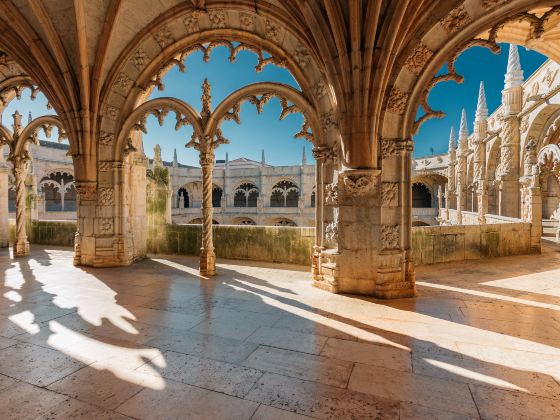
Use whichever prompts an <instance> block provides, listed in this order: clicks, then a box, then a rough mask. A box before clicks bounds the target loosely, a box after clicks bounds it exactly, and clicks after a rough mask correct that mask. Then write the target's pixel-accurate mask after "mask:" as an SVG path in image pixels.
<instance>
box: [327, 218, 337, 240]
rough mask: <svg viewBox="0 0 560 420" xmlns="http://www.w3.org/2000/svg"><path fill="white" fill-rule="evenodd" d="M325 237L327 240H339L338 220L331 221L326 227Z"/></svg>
mask: <svg viewBox="0 0 560 420" xmlns="http://www.w3.org/2000/svg"><path fill="white" fill-rule="evenodd" d="M325 239H326V240H327V242H338V222H337V221H334V222H330V223H329V224H328V225H327V227H326V228H325Z"/></svg>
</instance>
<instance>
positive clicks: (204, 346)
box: [145, 332, 258, 363]
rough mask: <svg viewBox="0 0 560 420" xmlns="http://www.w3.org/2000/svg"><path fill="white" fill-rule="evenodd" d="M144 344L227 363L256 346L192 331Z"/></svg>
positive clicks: (242, 357)
mask: <svg viewBox="0 0 560 420" xmlns="http://www.w3.org/2000/svg"><path fill="white" fill-rule="evenodd" d="M145 345H146V346H149V347H155V348H159V349H163V350H172V351H175V352H178V353H184V354H190V355H193V356H199V357H206V358H208V359H213V360H219V361H222V362H228V363H240V362H242V361H243V360H245V359H246V358H247V357H248V356H249V355H250V354H251V353H253V352H254V351H255V350H256V349H257V347H258V344H256V343H250V342H243V341H240V340H235V339H231V338H223V337H217V336H212V335H206V334H198V333H192V332H190V333H184V334H181V335H161V336H158V337H155V338H154V339H152V340H150V341H148V342H146V343H145Z"/></svg>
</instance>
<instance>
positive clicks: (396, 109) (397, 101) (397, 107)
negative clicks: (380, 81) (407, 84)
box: [387, 87, 408, 115]
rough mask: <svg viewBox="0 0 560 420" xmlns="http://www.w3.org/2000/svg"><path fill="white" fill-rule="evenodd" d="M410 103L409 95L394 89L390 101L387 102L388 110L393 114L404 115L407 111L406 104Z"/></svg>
mask: <svg viewBox="0 0 560 420" xmlns="http://www.w3.org/2000/svg"><path fill="white" fill-rule="evenodd" d="M407 103H408V93H405V92H403V91H402V90H399V89H397V88H396V87H394V88H393V89H391V93H390V94H389V100H388V101H387V109H388V110H389V112H392V113H393V114H399V115H401V114H403V113H404V111H405V109H406V104H407Z"/></svg>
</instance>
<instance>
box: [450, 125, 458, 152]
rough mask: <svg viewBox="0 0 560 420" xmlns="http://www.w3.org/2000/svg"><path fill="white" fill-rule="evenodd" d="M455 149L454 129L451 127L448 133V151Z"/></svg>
mask: <svg viewBox="0 0 560 420" xmlns="http://www.w3.org/2000/svg"><path fill="white" fill-rule="evenodd" d="M456 148H457V143H456V142H455V129H454V128H453V126H451V131H450V132H449V151H451V150H455V149H456Z"/></svg>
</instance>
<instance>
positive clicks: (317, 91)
mask: <svg viewBox="0 0 560 420" xmlns="http://www.w3.org/2000/svg"><path fill="white" fill-rule="evenodd" d="M311 91H312V92H313V96H314V97H315V98H316V99H321V98H323V96H325V95H326V94H327V84H326V83H325V81H324V80H323V79H321V80H319V81H318V82H317V83H315V84H314V85H313V86H312V87H311Z"/></svg>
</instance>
